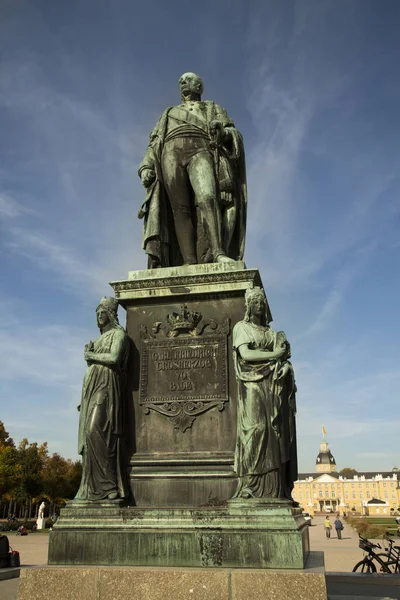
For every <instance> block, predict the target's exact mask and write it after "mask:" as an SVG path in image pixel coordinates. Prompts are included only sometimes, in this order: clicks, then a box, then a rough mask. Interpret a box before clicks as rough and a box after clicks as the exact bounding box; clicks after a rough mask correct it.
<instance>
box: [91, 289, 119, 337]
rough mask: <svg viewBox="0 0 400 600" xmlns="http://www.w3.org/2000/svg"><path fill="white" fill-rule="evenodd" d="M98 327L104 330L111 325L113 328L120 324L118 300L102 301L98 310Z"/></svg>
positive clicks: (107, 299) (104, 298) (108, 299)
mask: <svg viewBox="0 0 400 600" xmlns="http://www.w3.org/2000/svg"><path fill="white" fill-rule="evenodd" d="M96 316H97V325H98V327H99V329H100V331H101V330H102V329H104V327H106V325H108V324H109V323H110V324H111V325H112V327H117V326H118V325H119V322H118V300H116V299H115V298H112V297H110V298H106V296H103V298H102V299H101V300H100V304H99V305H98V307H97V308H96Z"/></svg>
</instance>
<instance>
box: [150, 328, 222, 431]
mask: <svg viewBox="0 0 400 600" xmlns="http://www.w3.org/2000/svg"><path fill="white" fill-rule="evenodd" d="M210 323H211V322H210ZM211 324H212V326H213V329H214V331H212V335H204V336H201V337H200V336H198V335H194V334H193V331H194V329H193V330H191V332H188V333H187V335H183V336H179V337H164V338H162V339H159V338H157V337H156V333H157V332H159V331H160V330H161V329H162V328H161V327H160V326H159V324H156V326H153V334H154V337H151V336H150V335H148V334H147V330H145V331H144V332H143V333H142V347H141V350H142V351H141V364H140V394H139V404H140V405H141V406H142V408H143V410H144V412H145V413H146V414H148V413H149V412H150V410H154V411H156V412H158V413H161V414H163V415H165V416H167V417H168V418H169V419H170V420H171V421H172V422H173V423H174V425H175V427H176V428H177V429H181V430H182V431H185V430H186V429H188V428H189V427H191V426H192V424H193V421H194V420H195V418H196V417H197V416H198V415H200V414H202V413H204V412H206V411H208V410H210V409H211V408H214V407H217V408H218V409H219V410H223V408H224V403H225V402H227V400H228V399H229V398H228V368H227V360H228V359H227V334H228V331H229V323H227V322H224V324H223V327H219V326H218V325H217V323H216V322H215V321H212V323H211ZM214 325H215V326H214ZM204 328H206V326H205V325H204V326H203V328H201V329H199V330H198V331H203V330H204ZM215 330H216V331H215ZM164 335H166V336H171V335H172V336H173V335H174V334H173V332H172V333H171V331H170V330H167V329H165V330H164Z"/></svg>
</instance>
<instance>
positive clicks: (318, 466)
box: [315, 437, 336, 473]
mask: <svg viewBox="0 0 400 600" xmlns="http://www.w3.org/2000/svg"><path fill="white" fill-rule="evenodd" d="M315 470H316V471H317V473H333V472H335V471H336V460H335V457H334V456H333V454H332V452H331V451H330V450H329V446H328V442H327V441H326V439H325V437H324V438H323V440H322V442H321V443H320V445H319V454H318V456H317V459H316V461H315Z"/></svg>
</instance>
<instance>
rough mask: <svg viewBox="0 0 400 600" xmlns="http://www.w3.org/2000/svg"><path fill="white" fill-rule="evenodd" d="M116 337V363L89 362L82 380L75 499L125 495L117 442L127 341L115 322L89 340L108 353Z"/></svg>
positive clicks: (95, 347) (120, 430) (123, 332)
mask: <svg viewBox="0 0 400 600" xmlns="http://www.w3.org/2000/svg"><path fill="white" fill-rule="evenodd" d="M116 338H121V339H122V338H123V339H122V344H121V351H120V355H119V356H118V360H117V362H116V364H115V365H112V366H109V365H106V364H96V363H93V364H90V365H89V366H88V369H87V371H86V374H85V377H84V380H83V388H82V400H81V407H80V417H79V436H78V452H79V454H82V467H83V473H82V480H81V484H80V487H79V490H78V493H77V495H76V497H75V499H76V500H89V501H96V500H97V501H101V500H105V499H107V497H108V496H109V495H110V494H114V493H118V497H119V498H124V497H125V496H126V492H125V489H124V477H123V473H122V472H121V441H122V432H123V423H122V419H123V415H122V408H123V407H122V400H123V390H124V386H125V377H126V364H127V359H128V353H129V344H128V338H127V336H126V334H125V331H124V329H123V328H122V327H121V326H120V325H117V326H116V327H114V328H113V329H111V330H109V331H107V332H106V333H103V334H102V335H100V337H98V338H97V339H96V340H95V341H94V342H93V348H92V352H93V354H99V355H100V354H102V355H105V354H109V353H111V349H112V346H113V343H115V341H116Z"/></svg>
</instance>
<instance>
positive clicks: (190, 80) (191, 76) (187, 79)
mask: <svg viewBox="0 0 400 600" xmlns="http://www.w3.org/2000/svg"><path fill="white" fill-rule="evenodd" d="M179 89H180V92H181V96H183V97H185V96H188V95H189V94H200V95H201V93H202V91H203V84H202V81H201V79H200V77H199V76H198V75H196V73H184V74H183V75H182V76H181V77H180V78H179Z"/></svg>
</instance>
